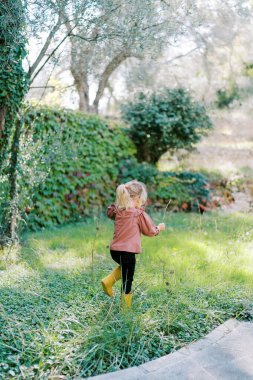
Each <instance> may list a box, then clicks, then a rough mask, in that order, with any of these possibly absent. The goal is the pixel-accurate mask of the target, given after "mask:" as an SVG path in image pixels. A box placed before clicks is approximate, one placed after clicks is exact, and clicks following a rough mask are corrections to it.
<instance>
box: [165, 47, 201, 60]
mask: <svg viewBox="0 0 253 380" xmlns="http://www.w3.org/2000/svg"><path fill="white" fill-rule="evenodd" d="M196 50H199V47H198V46H196V47H195V48H193V49H191V50H190V51H188V52H187V53H185V54H179V55H177V56H176V57H173V58H171V59H169V60H168V61H166V63H170V62H173V61H175V60H176V59H180V58H183V57H186V56H187V55H189V54H191V53H193V52H194V51H196Z"/></svg>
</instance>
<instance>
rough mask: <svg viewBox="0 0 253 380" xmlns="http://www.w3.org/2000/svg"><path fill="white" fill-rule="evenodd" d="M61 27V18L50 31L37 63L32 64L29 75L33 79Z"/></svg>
mask: <svg viewBox="0 0 253 380" xmlns="http://www.w3.org/2000/svg"><path fill="white" fill-rule="evenodd" d="M60 26H61V18H60V17H59V18H58V20H57V23H56V24H55V26H54V27H53V29H52V30H51V31H50V33H49V35H48V36H47V39H46V41H45V43H44V45H43V47H42V49H41V51H40V53H39V55H38V57H37V58H36V60H35V62H34V63H33V64H32V66H30V67H29V71H28V75H29V77H30V78H31V77H32V75H33V73H34V72H35V70H36V69H37V67H38V66H39V64H40V62H41V60H42V59H43V57H44V56H45V54H46V51H47V49H48V47H49V45H50V43H51V41H52V39H53V38H54V36H55V33H56V32H57V31H58V30H59V28H60Z"/></svg>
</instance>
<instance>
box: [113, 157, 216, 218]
mask: <svg viewBox="0 0 253 380" xmlns="http://www.w3.org/2000/svg"><path fill="white" fill-rule="evenodd" d="M133 178H134V179H137V180H138V181H142V182H144V183H145V184H146V185H147V187H148V194H149V200H150V202H151V203H153V204H154V206H155V207H163V206H164V205H166V204H168V203H169V208H174V209H175V208H176V209H177V210H180V209H181V210H184V211H191V210H192V211H197V210H205V209H206V207H209V206H210V201H211V190H210V184H209V182H208V179H207V177H206V176H205V175H203V174H201V173H195V172H187V171H185V172H159V171H158V170H157V169H156V167H155V166H153V165H150V164H148V163H146V162H142V163H139V162H137V160H136V159H135V158H129V159H127V160H123V161H121V162H120V171H119V176H118V183H125V182H127V181H130V180H131V179H133Z"/></svg>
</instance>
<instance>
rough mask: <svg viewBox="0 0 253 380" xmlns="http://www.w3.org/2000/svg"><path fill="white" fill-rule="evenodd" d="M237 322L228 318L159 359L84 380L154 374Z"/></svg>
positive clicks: (103, 379) (212, 339)
mask: <svg viewBox="0 0 253 380" xmlns="http://www.w3.org/2000/svg"><path fill="white" fill-rule="evenodd" d="M239 323H240V322H239V321H237V320H236V319H232V318H231V319H228V320H227V321H226V322H224V323H223V324H222V325H220V326H218V327H216V328H215V329H214V330H213V331H211V332H210V333H209V334H207V335H206V336H205V337H204V338H202V339H200V340H198V341H196V342H193V343H190V344H189V345H187V346H185V347H183V348H181V349H180V350H178V351H175V352H172V353H170V354H168V355H165V356H162V357H160V358H159V359H154V360H151V361H149V362H147V363H144V364H141V365H140V366H135V367H131V368H127V369H123V370H119V371H115V372H109V373H106V374H102V375H97V376H91V377H88V378H86V380H116V379H120V380H129V379H133V380H135V379H138V378H141V377H143V376H144V375H147V374H152V372H153V373H154V374H155V371H157V370H160V369H161V368H162V367H167V366H169V365H170V364H175V363H178V362H180V361H183V360H185V358H187V357H188V356H189V355H190V354H192V353H195V352H197V351H201V350H203V349H205V348H206V347H208V346H210V345H212V344H215V343H217V342H218V341H219V340H220V339H222V338H223V337H224V336H225V335H227V334H229V333H230V332H231V331H233V330H234V329H235V328H236V327H237V326H238V325H239Z"/></svg>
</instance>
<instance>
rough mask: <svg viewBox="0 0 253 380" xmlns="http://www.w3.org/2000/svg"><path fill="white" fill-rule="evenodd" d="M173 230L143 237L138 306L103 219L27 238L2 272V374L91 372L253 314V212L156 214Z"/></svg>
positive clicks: (135, 360) (153, 354) (139, 359)
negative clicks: (127, 297) (124, 292)
mask: <svg viewBox="0 0 253 380" xmlns="http://www.w3.org/2000/svg"><path fill="white" fill-rule="evenodd" d="M152 217H153V219H154V220H155V221H156V222H162V221H163V220H162V219H164V221H165V223H166V225H167V230H166V231H165V232H164V233H163V234H162V233H161V235H160V236H158V237H156V238H143V253H142V254H141V255H139V256H138V257H137V267H136V275H135V279H134V297H133V307H132V309H131V310H130V311H128V312H125V311H122V310H121V308H120V284H119V283H118V284H117V285H116V291H117V294H116V296H115V298H113V299H110V298H109V297H107V296H106V295H105V294H104V293H103V291H102V288H101V286H100V280H101V278H103V277H104V276H105V275H107V274H108V273H109V271H110V270H111V269H112V268H113V267H114V266H115V265H114V263H113V261H112V260H111V258H110V255H109V250H108V248H107V246H108V244H109V241H110V239H111V236H112V231H113V223H112V222H111V221H109V220H105V219H103V218H100V219H97V220H90V221H88V222H87V223H80V224H76V225H69V226H65V227H61V228H57V229H52V230H45V231H42V232H39V233H31V234H28V235H26V236H25V238H24V241H23V247H22V250H21V253H20V255H19V256H18V258H17V257H16V258H15V257H14V256H15V253H13V252H12V253H10V255H9V257H8V262H6V261H4V260H3V259H2V261H1V264H0V265H1V266H0V268H1V270H0V336H1V338H0V379H11V378H13V379H50V377H51V376H54V375H65V376H66V379H73V378H75V377H77V376H79V377H86V376H89V375H95V374H99V373H103V372H107V371H114V370H117V369H119V368H126V367H129V366H134V365H139V364H141V363H144V362H146V361H148V360H150V359H154V358H157V357H159V356H161V355H164V354H168V353H169V352H171V351H174V350H176V349H178V348H180V347H182V346H184V345H185V344H187V343H189V342H192V341H195V340H197V339H199V338H200V337H202V336H204V335H205V334H207V333H208V332H209V331H210V330H212V329H213V328H214V327H215V326H217V325H219V324H221V323H222V322H223V321H225V320H227V319H228V318H230V317H235V318H241V319H252V317H253V311H252V310H253V297H252V296H253V215H245V214H244V215H242V214H234V215H221V214H205V215H203V216H200V215H197V214H170V213H167V214H166V215H159V214H153V215H152Z"/></svg>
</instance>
